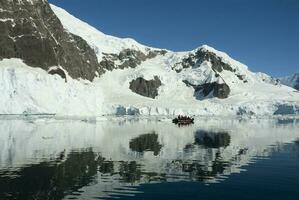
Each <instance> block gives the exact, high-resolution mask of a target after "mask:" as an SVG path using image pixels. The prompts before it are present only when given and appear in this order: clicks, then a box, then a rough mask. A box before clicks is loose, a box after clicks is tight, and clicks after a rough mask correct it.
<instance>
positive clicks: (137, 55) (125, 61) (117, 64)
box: [100, 49, 166, 71]
mask: <svg viewBox="0 0 299 200" xmlns="http://www.w3.org/2000/svg"><path fill="white" fill-rule="evenodd" d="M165 53H166V51H165V50H150V49H148V52H147V53H143V52H141V51H137V50H134V49H124V50H123V51H121V52H120V53H119V54H104V57H103V60H102V61H101V62H100V65H101V67H102V68H103V69H107V70H109V71H112V70H113V69H125V68H135V67H137V66H138V65H140V64H141V63H142V62H144V61H146V60H147V59H151V58H154V57H156V56H158V55H165Z"/></svg>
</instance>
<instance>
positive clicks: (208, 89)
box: [183, 80, 230, 99]
mask: <svg viewBox="0 0 299 200" xmlns="http://www.w3.org/2000/svg"><path fill="white" fill-rule="evenodd" d="M183 82H184V83H185V84H186V85H187V86H189V87H193V88H194V96H195V97H196V98H197V99H201V98H202V97H207V96H209V95H210V94H211V93H212V94H213V96H214V97H217V98H219V99H225V98H227V97H228V95H229V94H230V88H229V86H228V85H227V84H226V83H221V84H220V83H217V82H212V83H205V84H202V85H193V84H191V83H189V82H188V81H186V80H184V81H183Z"/></svg>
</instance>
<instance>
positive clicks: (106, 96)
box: [0, 0, 299, 116]
mask: <svg viewBox="0 0 299 200" xmlns="http://www.w3.org/2000/svg"><path fill="white" fill-rule="evenodd" d="M0 2H1V4H0V5H1V8H2V7H3V8H6V9H7V10H5V9H1V10H0V27H1V26H7V25H9V27H10V29H11V30H12V31H13V30H14V26H13V22H14V21H17V20H18V18H17V15H10V16H11V17H12V16H14V17H15V18H13V20H7V19H6V18H4V17H2V16H5V15H3V14H1V13H5V12H6V13H11V12H16V11H14V8H15V6H12V5H14V4H16V5H18V6H19V7H21V8H22V9H24V10H26V9H30V10H31V9H32V6H30V5H31V3H32V5H33V7H34V8H36V9H39V7H38V6H34V4H38V5H40V4H42V5H45V7H47V6H48V3H47V2H46V1H42V0H34V1H30V2H31V3H29V5H28V1H25V0H20V1H14V0H12V1H9V2H10V4H9V6H7V5H6V4H3V3H2V1H0ZM22 2H23V3H22ZM24 5H25V6H24ZM42 8H44V7H42ZM9 9H10V10H9ZM52 10H53V14H51V13H52ZM31 11H32V10H31ZM42 11H44V10H43V9H42ZM44 12H45V13H47V15H45V16H44V17H43V18H41V20H43V23H44V24H45V27H48V28H47V29H46V30H45V31H44V32H45V33H44V35H42V37H41V38H44V37H45V38H48V37H49V38H52V40H53V41H57V45H58V46H59V47H61V53H60V54H58V55H62V57H60V56H56V57H54V59H53V60H54V61H55V62H53V63H52V64H49V63H46V67H45V66H40V68H42V69H43V70H42V69H39V66H36V65H32V64H31V63H30V62H28V59H29V58H31V60H35V59H37V58H36V57H35V56H34V55H35V54H34V55H32V56H31V57H30V56H29V58H28V59H27V57H26V58H24V57H22V56H19V54H17V52H15V53H14V54H12V55H9V56H6V54H4V53H2V54H0V59H1V58H2V61H0V83H1V84H0V91H1V93H2V94H3V96H2V98H1V99H0V113H1V114H22V113H29V114H40V113H48V114H49V113H50V114H58V115H107V114H119V115H123V114H129V115H133V114H140V115H177V114H189V115H205V116H207V115H209V116H211V115H225V116H235V115H273V114H275V115H276V114H298V113H299V94H298V92H294V89H292V88H290V87H287V86H284V85H281V84H279V81H277V80H276V79H274V78H271V77H270V76H268V75H266V74H263V73H253V72H251V71H249V69H248V67H247V66H246V65H244V64H242V63H240V62H238V61H236V60H234V59H232V58H231V57H230V56H228V55H227V54H225V53H223V52H220V51H217V50H215V49H214V48H212V47H209V46H207V45H203V46H201V47H199V48H197V49H195V50H193V51H186V52H172V51H169V50H165V49H157V48H152V47H148V46H144V45H142V44H139V43H138V42H136V41H135V40H133V39H127V38H124V39H123V38H117V37H113V36H109V35H105V34H104V33H102V32H100V31H98V30H97V29H95V28H93V27H91V26H90V25H88V24H87V23H85V22H82V21H81V20H79V19H77V18H76V17H74V16H72V15H71V14H69V13H68V12H66V11H65V10H63V9H61V8H58V7H56V6H54V5H51V8H50V7H49V8H48V9H47V10H46V11H44ZM42 13H43V12H42ZM48 13H50V15H49V14H48ZM49 16H50V19H52V18H54V19H56V18H57V20H58V19H59V20H58V24H60V22H61V26H62V27H63V28H61V27H60V26H58V28H60V29H61V30H60V31H54V30H56V29H54V28H55V27H53V23H52V24H49V25H48V23H49V22H48V21H49V20H45V18H46V19H47V17H49ZM25 18H26V19H28V20H30V19H31V18H32V16H25ZM21 21H22V20H21ZM50 21H51V20H50ZM39 22H40V21H39ZM20 23H21V22H20ZM29 24H31V25H30V27H37V28H34V29H33V30H32V32H34V33H36V32H37V33H39V29H40V28H39V26H42V25H41V24H38V23H37V22H30V23H29ZM33 24H34V25H33ZM1 30H2V29H1ZM42 30H43V29H42ZM24 31H25V30H20V31H19V32H18V33H17V35H16V36H14V38H16V37H18V35H22V34H23V32H24ZM30 33H31V32H29V33H28V34H30ZM54 33H55V34H54ZM37 35H38V36H39V34H37ZM61 35H64V37H67V38H68V39H69V42H68V44H69V43H71V46H72V47H66V46H63V45H62V43H64V42H65V40H63V39H61ZM5 36H6V37H10V33H9V34H7V35H5ZM0 37H2V36H0ZM38 38H40V37H38ZM72 38H73V39H72ZM60 39H61V40H60ZM0 41H1V40H0ZM25 41H26V42H29V43H30V40H25ZM42 41H43V40H42ZM67 41H68V40H67ZM15 44H18V43H17V42H15ZM30 44H31V43H30ZM42 44H43V43H42ZM50 44H51V45H52V43H50ZM12 45H13V44H12ZM51 45H50V46H51ZM6 46H7V45H4V46H1V48H2V49H4V50H2V51H0V52H6ZM37 46H38V45H37ZM73 47H75V49H78V50H79V55H78V54H77V53H76V52H77V50H73ZM53 48H54V49H55V45H53ZM80 52H81V53H80ZM66 54H67V55H66ZM93 55H95V56H96V60H97V63H96V64H94V61H92V59H94V58H93V57H94V56H93ZM80 56H81V57H82V59H81V61H80V62H79V61H78V62H79V63H80V64H78V65H77V64H74V63H73V62H71V61H72V59H73V57H76V59H78V58H79V59H80ZM88 58H90V59H88ZM21 59H22V60H21ZM60 60H63V61H64V62H59V61H60ZM29 61H30V59H29ZM41 61H42V62H41V63H42V64H45V63H44V62H43V59H42V60H41ZM78 62H77V63H78ZM84 63H88V65H84Z"/></svg>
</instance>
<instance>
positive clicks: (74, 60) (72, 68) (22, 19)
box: [0, 0, 103, 81]
mask: <svg viewBox="0 0 299 200" xmlns="http://www.w3.org/2000/svg"><path fill="white" fill-rule="evenodd" d="M0 8H1V9H0V60H1V59H3V58H20V59H23V61H24V62H25V63H26V64H28V65H29V66H32V67H41V68H43V69H45V70H46V71H48V70H49V68H50V67H51V66H61V67H62V68H63V69H65V70H66V71H67V72H68V74H69V75H70V76H71V77H72V78H76V79H77V78H82V79H87V80H90V81H91V80H93V78H94V77H95V76H96V74H101V73H102V72H103V71H102V70H101V68H100V67H99V64H98V61H97V57H96V54H95V52H94V50H93V49H92V48H91V47H90V46H89V45H88V44H87V43H86V41H85V40H83V39H82V38H81V37H79V36H76V35H73V34H71V33H69V32H67V31H66V30H64V28H63V26H62V24H61V22H60V20H59V19H58V18H57V17H56V15H55V14H54V13H53V11H52V10H51V8H50V5H49V4H48V2H47V1H46V0H0Z"/></svg>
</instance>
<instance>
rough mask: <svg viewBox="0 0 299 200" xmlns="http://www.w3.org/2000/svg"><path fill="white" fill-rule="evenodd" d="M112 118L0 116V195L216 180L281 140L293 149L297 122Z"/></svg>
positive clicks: (93, 193)
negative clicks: (177, 122) (179, 123)
mask: <svg viewBox="0 0 299 200" xmlns="http://www.w3.org/2000/svg"><path fill="white" fill-rule="evenodd" d="M118 120H119V119H118ZM118 120H115V121H113V120H111V121H109V122H108V121H107V122H97V123H95V122H93V123H89V122H88V121H87V122H86V121H79V120H77V121H76V120H53V119H39V118H37V119H33V120H30V121H28V120H0V131H1V133H2V134H1V138H0V199H43V200H46V199H91V198H112V197H125V196H126V197H134V196H135V195H137V194H139V192H140V191H139V190H138V188H139V187H140V185H141V184H149V183H155V184H157V183H170V182H181V181H184V182H194V181H195V182H202V183H204V184H213V183H220V184H221V183H222V182H223V181H224V180H225V179H227V178H229V177H230V175H232V174H238V173H241V172H242V171H244V169H243V167H245V166H247V165H253V166H254V163H255V162H256V161H257V160H260V159H263V158H267V157H271V155H272V154H273V153H274V152H277V151H280V150H281V149H283V148H284V146H285V143H290V142H293V141H297V142H295V143H293V144H297V145H296V149H297V150H298V149H299V147H298V138H299V133H298V131H297V130H298V127H299V123H298V121H296V120H293V121H290V120H289V121H287V123H280V122H278V121H276V120H266V121H248V122H247V121H236V120H228V121H223V122H219V121H214V120H205V121H200V123H198V124H195V125H193V126H188V127H183V128H179V127H176V126H175V125H173V124H171V123H168V122H158V121H150V120H141V121H137V122H132V121H126V120H124V121H122V123H119V121H118ZM284 122H286V121H284ZM298 152H299V151H298ZM297 156H298V153H297Z"/></svg>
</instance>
